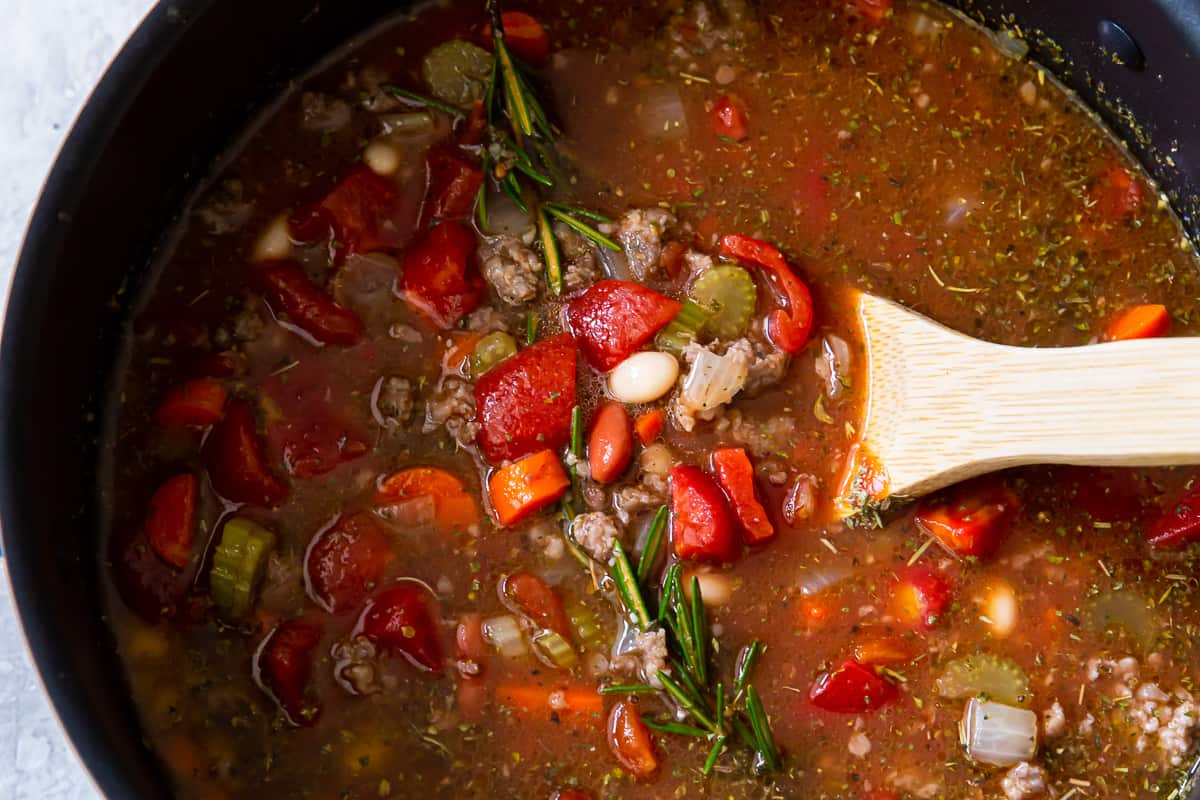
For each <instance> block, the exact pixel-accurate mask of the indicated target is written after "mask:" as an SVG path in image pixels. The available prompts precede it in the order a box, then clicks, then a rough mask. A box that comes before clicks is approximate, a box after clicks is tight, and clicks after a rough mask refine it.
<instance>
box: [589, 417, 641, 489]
mask: <svg viewBox="0 0 1200 800" xmlns="http://www.w3.org/2000/svg"><path fill="white" fill-rule="evenodd" d="M587 453H588V466H589V467H590V468H591V473H592V480H595V481H599V482H600V483H612V482H613V481H615V480H616V479H617V478H620V477H621V475H622V474H623V473H624V472H625V468H626V467H628V466H629V462H630V460H631V459H632V458H633V425H632V424H631V423H630V420H629V412H627V411H626V410H625V406H623V405H621V404H620V403H605V404H604V405H602V406H601V407H600V410H599V411H597V412H596V416H595V417H594V418H593V420H592V430H591V433H589V434H588V450H587Z"/></svg>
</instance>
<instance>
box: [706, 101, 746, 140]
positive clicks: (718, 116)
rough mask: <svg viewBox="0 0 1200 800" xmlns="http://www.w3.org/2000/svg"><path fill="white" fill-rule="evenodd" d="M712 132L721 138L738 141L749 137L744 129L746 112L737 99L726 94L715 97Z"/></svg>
mask: <svg viewBox="0 0 1200 800" xmlns="http://www.w3.org/2000/svg"><path fill="white" fill-rule="evenodd" d="M712 125H713V133H715V134H716V135H717V136H719V137H721V138H723V139H729V140H731V141H734V142H740V141H743V140H745V139H747V138H749V136H750V134H749V132H748V131H747V130H746V112H745V111H744V110H743V109H742V105H741V103H740V102H739V101H737V100H735V99H734V98H731V97H730V96H729V95H727V94H723V95H721V96H720V97H719V98H717V103H716V105H715V106H714V107H713V111H712Z"/></svg>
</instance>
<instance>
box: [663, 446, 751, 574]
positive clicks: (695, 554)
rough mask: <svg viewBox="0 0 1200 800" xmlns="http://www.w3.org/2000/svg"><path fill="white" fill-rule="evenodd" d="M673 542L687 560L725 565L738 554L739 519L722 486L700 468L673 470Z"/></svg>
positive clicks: (671, 479) (680, 555)
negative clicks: (731, 508)
mask: <svg viewBox="0 0 1200 800" xmlns="http://www.w3.org/2000/svg"><path fill="white" fill-rule="evenodd" d="M670 482H671V514H672V522H671V541H672V542H673V543H674V547H675V555H677V556H678V557H679V558H681V559H683V560H684V561H709V562H714V563H725V562H729V561H732V560H733V559H734V558H735V557H736V556H737V554H738V536H737V520H736V518H735V517H734V515H733V512H732V511H731V510H730V508H729V503H728V502H727V501H726V500H725V495H724V494H723V493H722V492H721V487H719V486H717V484H716V482H714V481H713V479H712V478H710V477H709V476H708V474H707V473H705V472H704V471H703V470H702V469H700V468H699V467H693V466H686V465H685V466H678V467H672V468H671V472H670Z"/></svg>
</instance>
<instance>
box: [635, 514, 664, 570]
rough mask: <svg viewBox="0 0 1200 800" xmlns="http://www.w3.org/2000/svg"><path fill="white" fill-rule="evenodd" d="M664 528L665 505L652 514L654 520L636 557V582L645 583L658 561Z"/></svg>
mask: <svg viewBox="0 0 1200 800" xmlns="http://www.w3.org/2000/svg"><path fill="white" fill-rule="evenodd" d="M666 530H667V507H666V506H659V507H658V512H657V513H655V515H654V521H653V522H652V523H650V532H649V533H648V534H646V546H645V547H643V548H642V555H641V557H640V558H639V559H638V566H637V579H638V583H640V584H642V585H643V586H644V585H645V584H646V578H648V577H649V576H650V570H652V569H653V568H654V564H655V562H657V561H658V556H659V553H660V552H661V551H662V545H663V541H664V540H663V534H664V533H666Z"/></svg>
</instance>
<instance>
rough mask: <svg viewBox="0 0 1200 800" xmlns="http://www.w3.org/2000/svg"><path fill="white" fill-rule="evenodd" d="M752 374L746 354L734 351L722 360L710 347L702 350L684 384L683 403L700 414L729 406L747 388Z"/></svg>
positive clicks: (722, 357)
mask: <svg viewBox="0 0 1200 800" xmlns="http://www.w3.org/2000/svg"><path fill="white" fill-rule="evenodd" d="M749 374H750V368H749V365H748V364H747V363H746V358H745V355H744V354H743V353H741V352H735V351H732V350H731V351H730V352H728V353H726V354H725V355H723V356H719V355H717V354H716V353H714V352H713V351H711V350H709V349H708V348H706V347H704V348H700V351H699V352H698V353H697V354H696V360H695V361H693V362H692V368H691V370H690V371H689V372H688V374H687V378H685V379H684V381H683V392H682V393H681V399H682V400H683V402H684V404H685V405H687V406H690V407H691V408H694V409H696V410H697V411H708V410H710V409H713V408H716V407H717V406H722V405H725V404H726V403H728V402H729V401H731V400H733V398H734V396H735V395H736V394H737V393H738V392H740V391H741V390H742V387H743V386H745V385H746V377H747V376H748V375H749Z"/></svg>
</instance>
